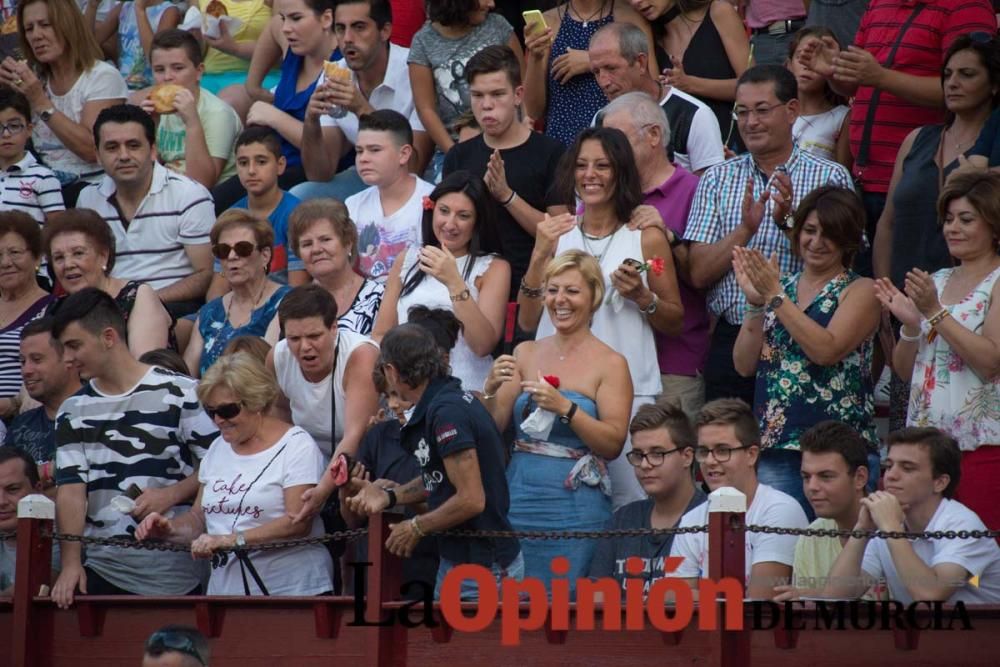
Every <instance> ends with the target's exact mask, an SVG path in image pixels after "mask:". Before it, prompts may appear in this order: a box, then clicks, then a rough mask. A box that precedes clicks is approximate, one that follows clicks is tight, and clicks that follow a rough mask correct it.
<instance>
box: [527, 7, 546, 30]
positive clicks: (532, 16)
mask: <svg viewBox="0 0 1000 667" xmlns="http://www.w3.org/2000/svg"><path fill="white" fill-rule="evenodd" d="M521 16H522V17H524V27H525V31H527V29H528V28H531V29H532V30H533V31H534V32H536V33H537V32H542V31H543V30H546V29H548V27H549V26H548V25H547V24H546V23H545V17H544V16H542V12H541V11H540V10H538V9H527V10H525V11H523V12H521Z"/></svg>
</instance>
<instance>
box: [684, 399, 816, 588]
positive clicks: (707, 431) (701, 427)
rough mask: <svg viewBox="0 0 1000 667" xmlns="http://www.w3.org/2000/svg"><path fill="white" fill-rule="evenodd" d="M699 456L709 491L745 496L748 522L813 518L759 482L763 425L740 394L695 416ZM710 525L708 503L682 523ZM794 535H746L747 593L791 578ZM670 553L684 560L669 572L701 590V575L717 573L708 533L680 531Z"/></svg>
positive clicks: (798, 524)
mask: <svg viewBox="0 0 1000 667" xmlns="http://www.w3.org/2000/svg"><path fill="white" fill-rule="evenodd" d="M696 425H697V429H698V446H697V447H696V448H695V450H694V457H695V460H696V461H698V464H699V466H701V472H702V476H703V477H704V478H705V484H707V485H708V488H709V489H710V490H711V491H716V490H718V489H721V488H723V487H732V488H734V489H736V490H737V491H740V492H741V493H743V495H745V496H746V502H747V511H746V523H747V525H756V526H772V527H775V528H805V527H806V525H807V524H808V523H809V521H808V520H807V519H806V513H805V512H804V511H803V510H802V507H801V506H800V505H799V502H798V501H797V500H795V499H794V498H792V497H791V496H790V495H788V494H787V493H782V492H781V491H778V490H777V489H775V488H772V487H770V486H768V485H767V484H761V483H760V482H759V481H758V480H757V462H758V460H759V459H760V427H759V423H758V421H757V418H756V417H755V416H754V414H753V410H751V409H750V406H749V405H747V404H746V403H745V402H744V401H741V400H739V399H737V398H722V399H718V400H715V401H711V402H709V403H706V404H705V406H704V407H703V408H702V409H701V410H700V411H699V412H698V417H697V420H696ZM707 523H708V503H702V504H701V505H699V506H698V507H696V508H695V509H693V510H691V511H690V512H688V513H687V514H685V515H684V517H683V518H682V519H681V523H680V525H681V527H682V528H687V527H690V526H704V525H706V524H707ZM796 539H797V537H796V536H795V535H777V534H769V533H762V532H752V533H751V532H748V533H747V534H746V561H745V566H746V573H745V574H746V582H747V583H746V597H749V598H771V597H774V594H775V590H774V589H775V586H776V585H779V584H780V583H781V582H783V581H784V582H787V581H788V580H789V578H790V577H791V574H792V563H793V562H794V560H795V542H796ZM670 555H671V556H680V557H682V558H683V559H684V560H683V561H682V563H681V564H680V566H679V567H678V568H677V569H676V570H675V571H674V573H673V574H672V575H671V576H675V577H681V578H684V579H687V580H688V582H689V583H690V584H691V585H692V587H693V588H695V589H696V590H697V581H698V579H701V578H705V577H711V578H715V577H717V576H718V573H717V572H709V571H708V536H707V535H706V534H705V533H697V534H681V535H678V536H677V537H676V538H674V544H673V547H672V550H671V553H670Z"/></svg>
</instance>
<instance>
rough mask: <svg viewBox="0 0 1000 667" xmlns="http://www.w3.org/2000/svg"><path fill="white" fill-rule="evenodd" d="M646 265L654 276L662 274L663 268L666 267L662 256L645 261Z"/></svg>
mask: <svg viewBox="0 0 1000 667" xmlns="http://www.w3.org/2000/svg"><path fill="white" fill-rule="evenodd" d="M647 265H648V267H649V270H650V271H652V272H653V275H654V276H659V275H662V274H663V270H664V269H665V268H666V267H667V262H666V260H665V259H663V258H662V257H654V258H653V259H651V260H649V261H648V262H647Z"/></svg>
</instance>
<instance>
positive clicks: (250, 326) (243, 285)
mask: <svg viewBox="0 0 1000 667" xmlns="http://www.w3.org/2000/svg"><path fill="white" fill-rule="evenodd" d="M209 240H210V241H211V243H212V254H214V255H215V256H216V257H217V258H218V259H219V261H220V262H222V275H223V276H225V278H226V282H227V283H228V284H229V287H230V288H231V290H232V291H230V292H228V293H226V294H223V295H222V296H220V297H219V298H217V299H213V300H211V301H209V302H208V303H206V304H205V305H204V306H202V307H201V310H199V311H198V320H197V321H196V323H195V327H194V331H193V332H192V334H191V340H190V341H189V342H188V344H187V349H186V350H185V351H184V361H185V362H186V363H187V365H188V368H190V369H191V372H192V373H193V374H194V377H199V376H200V375H201V374H202V373H204V372H205V371H206V370H208V367H209V366H211V365H212V364H213V363H214V362H215V360H216V359H218V358H219V356H221V355H222V353H223V351H224V350H225V349H226V345H227V344H228V343H229V341H230V340H232V339H233V338H236V337H237V336H247V335H249V336H260V337H262V338H264V339H265V340H266V341H267V342H268V344H270V345H274V344H275V343H276V342H278V304H279V303H281V300H282V299H283V298H284V296H285V294H287V293H288V291H289V290H290V289H291V288H290V287H288V286H287V285H280V284H278V283H276V282H275V281H273V280H271V279H270V278H268V267H270V266H271V254H272V252H273V250H274V230H273V229H272V228H271V225H270V223H268V222H267V221H266V220H261V219H260V218H257V217H256V216H254V215H253V214H252V213H250V211H247V210H244V209H239V208H234V209H230V210H228V211H226V212H225V213H223V214H222V215H220V216H219V219H218V220H217V221H216V223H215V226H214V227H212V231H211V233H210V234H209Z"/></svg>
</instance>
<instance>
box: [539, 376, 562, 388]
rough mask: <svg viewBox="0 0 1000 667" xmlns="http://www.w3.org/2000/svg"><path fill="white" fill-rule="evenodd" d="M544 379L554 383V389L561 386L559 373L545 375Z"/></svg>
mask: <svg viewBox="0 0 1000 667" xmlns="http://www.w3.org/2000/svg"><path fill="white" fill-rule="evenodd" d="M542 379H543V380H545V381H546V382H548V383H549V384H550V385H552V388H553V389H558V388H559V376H558V375H543V376H542Z"/></svg>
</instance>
